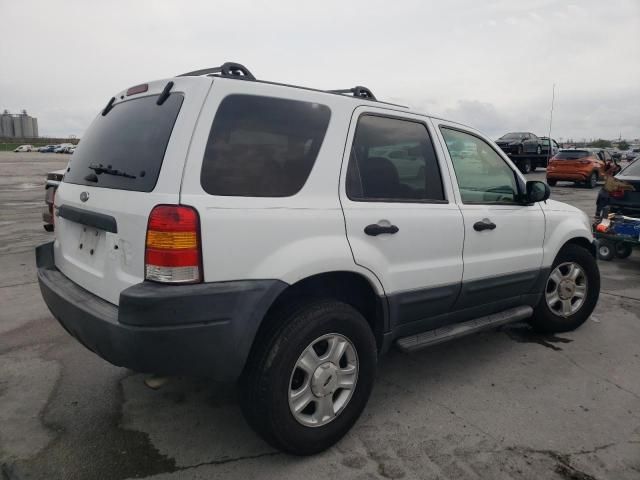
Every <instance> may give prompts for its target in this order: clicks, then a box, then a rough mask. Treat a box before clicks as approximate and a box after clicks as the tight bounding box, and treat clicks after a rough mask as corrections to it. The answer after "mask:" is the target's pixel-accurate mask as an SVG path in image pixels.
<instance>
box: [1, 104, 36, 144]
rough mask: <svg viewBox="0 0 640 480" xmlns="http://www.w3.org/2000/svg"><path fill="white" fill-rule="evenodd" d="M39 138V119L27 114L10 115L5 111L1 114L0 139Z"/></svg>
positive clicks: (24, 111)
mask: <svg viewBox="0 0 640 480" xmlns="http://www.w3.org/2000/svg"><path fill="white" fill-rule="evenodd" d="M37 136H38V119H37V118H34V117H32V116H30V115H28V114H27V111H26V110H22V112H21V113H9V111H8V110H5V111H4V112H2V113H1V114H0V138H36V137H37Z"/></svg>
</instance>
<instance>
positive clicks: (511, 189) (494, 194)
mask: <svg viewBox="0 0 640 480" xmlns="http://www.w3.org/2000/svg"><path fill="white" fill-rule="evenodd" d="M434 121H435V120H434ZM438 122H439V125H438V126H437V127H438V128H436V130H437V131H438V133H439V135H440V138H441V142H442V144H443V145H444V149H443V150H444V151H445V155H448V157H449V161H450V162H451V164H452V166H453V173H454V176H455V180H456V182H455V183H454V185H455V186H457V190H458V198H457V201H458V205H459V207H460V211H461V212H462V216H463V220H464V232H465V234H464V247H463V268H464V271H463V277H462V290H461V293H460V296H459V298H458V302H457V304H456V309H466V308H472V307H477V306H479V305H483V306H485V307H487V308H486V309H485V310H486V313H490V312H495V311H500V310H503V309H506V308H511V307H513V306H517V305H521V304H522V298H521V296H522V295H524V294H527V293H529V292H530V291H531V290H532V289H534V288H535V285H536V281H537V280H538V276H539V274H540V268H541V265H542V254H543V242H544V233H545V219H544V213H543V211H542V208H541V206H540V205H539V204H532V205H523V204H522V203H520V202H519V201H518V198H519V197H518V194H519V192H520V190H521V189H522V188H523V185H522V184H523V183H524V182H523V181H522V180H521V179H520V177H519V175H518V174H517V173H516V171H515V168H514V167H513V165H512V164H511V163H510V162H508V161H507V160H506V159H505V158H504V157H503V156H502V155H500V154H499V153H498V151H497V149H495V148H494V147H493V146H492V145H491V144H490V143H489V141H488V140H486V139H485V138H484V137H482V136H481V135H479V134H478V133H476V132H473V131H471V130H465V129H461V128H460V126H459V125H457V124H449V123H447V122H442V121H438Z"/></svg>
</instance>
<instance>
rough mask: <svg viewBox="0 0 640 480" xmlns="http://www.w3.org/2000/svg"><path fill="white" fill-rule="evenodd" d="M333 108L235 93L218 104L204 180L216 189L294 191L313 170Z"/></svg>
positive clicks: (266, 193) (261, 193) (253, 193)
mask: <svg viewBox="0 0 640 480" xmlns="http://www.w3.org/2000/svg"><path fill="white" fill-rule="evenodd" d="M330 116H331V111H330V110H329V107H327V106H326V105H321V104H319V103H310V102H301V101H297V100H285V99H281V98H271V97H260V96H253V95H230V96H228V97H226V98H225V99H224V100H223V101H222V102H221V103H220V106H219V107H218V112H217V113H216V117H215V119H214V120H213V126H212V127H211V132H210V134H209V140H208V141H207V148H206V151H205V155H204V160H203V162H202V172H201V174H200V183H201V184H202V188H203V189H204V190H205V191H206V192H207V193H209V194H211V195H227V196H245V197H288V196H290V195H293V194H295V193H297V192H298V191H299V190H300V189H301V188H302V186H303V185H304V183H305V182H306V180H307V177H308V176H309V173H310V172H311V168H312V167H313V164H314V162H315V160H316V156H317V155H318V151H319V150H320V146H321V145H322V141H323V139H324V135H325V132H326V131H327V126H328V125H329V118H330Z"/></svg>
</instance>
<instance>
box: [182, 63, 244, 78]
mask: <svg viewBox="0 0 640 480" xmlns="http://www.w3.org/2000/svg"><path fill="white" fill-rule="evenodd" d="M215 74H220V76H221V77H233V78H239V79H242V80H255V79H256V77H254V76H253V73H251V72H250V71H249V69H248V68H247V67H245V66H244V65H241V64H239V63H234V62H225V63H224V64H222V65H221V66H219V67H212V68H203V69H202V70H194V71H193V72H187V73H183V74H182V75H178V76H179V77H197V76H200V75H215Z"/></svg>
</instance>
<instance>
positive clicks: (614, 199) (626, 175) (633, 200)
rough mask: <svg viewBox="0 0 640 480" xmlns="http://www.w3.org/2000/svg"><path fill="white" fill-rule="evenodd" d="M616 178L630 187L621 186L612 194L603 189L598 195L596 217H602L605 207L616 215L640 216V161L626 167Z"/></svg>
mask: <svg viewBox="0 0 640 480" xmlns="http://www.w3.org/2000/svg"><path fill="white" fill-rule="evenodd" d="M614 178H615V179H616V180H618V181H619V182H624V183H626V184H627V185H630V187H628V186H627V187H626V188H625V187H624V185H620V188H617V189H615V190H612V191H610V192H609V191H607V190H606V189H605V188H604V187H603V188H602V190H600V192H599V193H598V200H597V202H596V205H597V208H596V215H600V214H601V213H602V210H603V209H604V208H605V207H609V210H610V211H611V212H614V213H621V214H623V215H629V216H638V215H640V159H639V160H636V161H634V162H632V163H630V164H629V165H627V166H626V167H624V168H623V169H622V171H621V172H620V173H618V174H617V175H616V176H615V177H614ZM605 186H606V185H605ZM631 187H632V188H631Z"/></svg>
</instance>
